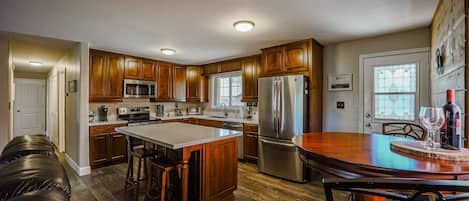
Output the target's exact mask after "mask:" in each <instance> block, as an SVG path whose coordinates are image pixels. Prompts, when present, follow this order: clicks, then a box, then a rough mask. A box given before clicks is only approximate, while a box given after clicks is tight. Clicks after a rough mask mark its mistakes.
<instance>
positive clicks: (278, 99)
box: [275, 79, 281, 138]
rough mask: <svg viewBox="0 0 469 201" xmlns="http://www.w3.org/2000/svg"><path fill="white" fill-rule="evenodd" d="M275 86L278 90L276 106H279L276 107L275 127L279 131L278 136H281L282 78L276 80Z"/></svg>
mask: <svg viewBox="0 0 469 201" xmlns="http://www.w3.org/2000/svg"><path fill="white" fill-rule="evenodd" d="M275 88H276V91H277V92H276V94H275V95H276V96H275V98H276V101H275V102H276V106H277V107H276V108H275V110H276V112H275V113H276V118H277V119H276V128H275V129H276V130H277V133H276V134H277V138H279V135H280V132H281V131H280V104H281V102H280V79H277V81H275Z"/></svg>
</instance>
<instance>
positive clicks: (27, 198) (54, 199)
mask: <svg viewBox="0 0 469 201" xmlns="http://www.w3.org/2000/svg"><path fill="white" fill-rule="evenodd" d="M31 200H34V201H64V200H70V199H69V198H68V197H67V196H66V195H65V194H64V193H63V192H60V191H56V190H38V191H31V192H28V193H25V194H23V195H19V196H17V197H14V198H12V199H9V200H8V201H31Z"/></svg>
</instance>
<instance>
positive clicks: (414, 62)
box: [371, 61, 420, 123]
mask: <svg viewBox="0 0 469 201" xmlns="http://www.w3.org/2000/svg"><path fill="white" fill-rule="evenodd" d="M404 64H415V92H375V90H374V88H375V83H374V81H375V76H374V73H372V76H373V77H372V78H371V79H372V80H373V100H372V101H371V102H372V106H371V113H372V118H373V120H374V121H376V122H381V123H385V122H417V121H418V112H417V111H418V109H419V102H420V97H419V94H420V92H419V87H420V86H419V76H420V75H419V72H420V68H419V63H418V62H417V61H413V62H406V63H395V64H388V65H387V66H396V65H404ZM376 67H382V66H373V71H374V70H375V68H376ZM412 94H413V95H414V119H413V120H398V119H383V118H376V111H375V106H376V95H412Z"/></svg>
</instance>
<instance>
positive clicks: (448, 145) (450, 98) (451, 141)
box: [441, 89, 462, 150]
mask: <svg viewBox="0 0 469 201" xmlns="http://www.w3.org/2000/svg"><path fill="white" fill-rule="evenodd" d="M446 100H447V103H446V105H445V106H443V112H444V113H445V118H446V119H445V120H446V121H445V125H444V126H443V129H444V133H443V134H442V136H441V147H442V148H445V149H455V150H458V149H461V147H462V143H461V110H460V109H459V107H458V106H457V105H456V104H455V102H454V100H455V92H454V89H449V90H447V91H446Z"/></svg>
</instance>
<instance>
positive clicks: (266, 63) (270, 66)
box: [262, 47, 284, 76]
mask: <svg viewBox="0 0 469 201" xmlns="http://www.w3.org/2000/svg"><path fill="white" fill-rule="evenodd" d="M283 59H284V58H283V47H274V48H269V49H265V50H263V51H262V62H263V72H262V74H263V75H265V76H268V75H278V74H280V73H282V72H283V71H284V63H283Z"/></svg>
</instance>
